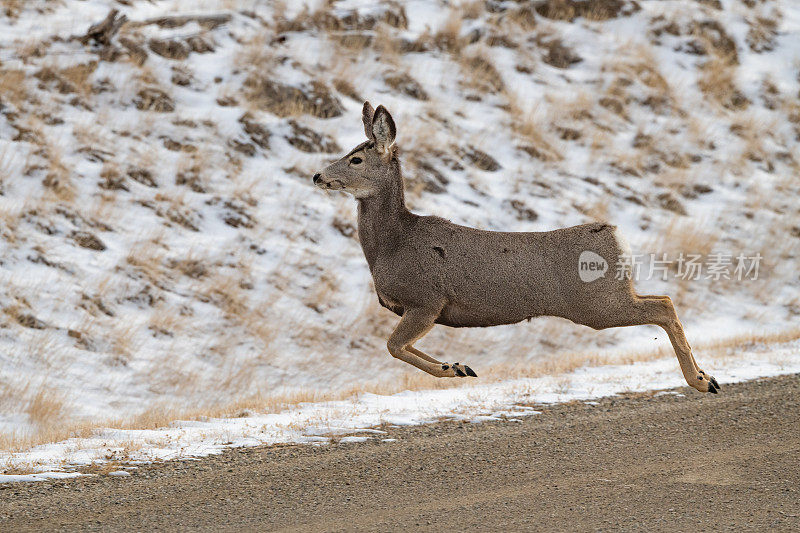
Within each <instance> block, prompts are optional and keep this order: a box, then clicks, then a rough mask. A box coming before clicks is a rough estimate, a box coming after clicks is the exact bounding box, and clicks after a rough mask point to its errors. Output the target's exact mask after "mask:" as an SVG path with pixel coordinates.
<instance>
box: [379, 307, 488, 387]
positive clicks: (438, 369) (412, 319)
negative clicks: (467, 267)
mask: <svg viewBox="0 0 800 533" xmlns="http://www.w3.org/2000/svg"><path fill="white" fill-rule="evenodd" d="M438 315H439V313H438V312H431V311H427V310H422V309H408V310H406V312H405V313H403V318H401V319H400V323H399V324H398V325H397V327H396V328H395V330H394V332H393V333H392V335H391V336H390V337H389V342H388V343H387V347H388V348H389V353H390V354H392V357H395V358H397V359H400V360H401V361H403V362H405V363H408V364H410V365H413V366H415V367H417V368H419V369H420V370H423V371H425V372H427V373H428V374H430V375H432V376H436V377H439V378H446V377H451V378H452V377H466V376H474V377H477V374H475V372H474V371H473V370H472V369H471V368H470V367H468V366H466V365H462V364H460V363H455V364H450V363H443V362H441V361H438V360H436V359H434V358H433V357H431V356H430V355H428V354H426V353H425V352H423V351H421V350H417V349H416V348H414V347H413V346H412V344H414V343H415V342H417V341H418V340H419V339H421V338H422V337H424V336H425V334H426V333H428V332H429V331H430V330H431V328H432V327H433V324H434V321H435V320H436V317H437V316H438Z"/></svg>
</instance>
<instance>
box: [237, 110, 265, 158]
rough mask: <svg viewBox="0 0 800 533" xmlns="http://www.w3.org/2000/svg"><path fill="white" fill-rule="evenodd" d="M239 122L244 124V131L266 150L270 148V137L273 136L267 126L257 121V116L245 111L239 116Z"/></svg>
mask: <svg viewBox="0 0 800 533" xmlns="http://www.w3.org/2000/svg"><path fill="white" fill-rule="evenodd" d="M239 123H240V124H242V125H243V126H244V132H245V133H246V134H247V135H248V136H249V137H250V140H251V141H253V142H254V143H256V144H257V145H258V146H260V147H261V148H264V149H265V150H267V149H269V139H270V137H271V136H272V134H271V133H270V131H269V129H267V127H266V126H264V125H262V124H259V123H258V122H256V120H255V117H253V115H252V114H250V113H245V114H244V115H242V116H241V117H239Z"/></svg>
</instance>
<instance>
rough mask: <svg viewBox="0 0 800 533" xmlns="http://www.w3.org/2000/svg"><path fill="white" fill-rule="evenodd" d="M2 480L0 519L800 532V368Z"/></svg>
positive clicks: (15, 527) (169, 526) (4, 525)
mask: <svg viewBox="0 0 800 533" xmlns="http://www.w3.org/2000/svg"><path fill="white" fill-rule="evenodd" d="M675 392H679V393H681V394H683V395H684V396H680V395H675V394H660V395H656V394H653V393H647V394H631V395H627V396H617V397H613V398H606V399H603V400H599V402H598V405H588V404H585V403H582V402H574V403H571V404H563V405H555V406H543V407H541V410H542V414H540V415H536V416H531V417H528V418H526V419H524V420H522V421H501V422H485V423H480V424H472V423H455V422H443V423H439V424H432V425H428V426H422V427H413V428H384V429H385V430H386V431H387V432H388V434H387V435H384V436H381V438H393V439H397V440H396V441H395V442H381V441H380V439H373V440H370V441H369V442H366V443H347V444H345V443H339V444H331V445H327V446H319V447H315V446H308V445H306V446H275V447H260V448H249V449H236V450H230V451H227V452H225V453H224V454H222V455H219V456H215V457H210V458H206V459H202V460H192V461H171V462H167V463H162V464H155V465H147V466H140V467H139V468H138V469H136V470H133V471H132V475H130V476H128V477H112V476H108V475H96V476H92V477H83V478H78V479H72V480H62V481H52V482H51V481H47V482H38V483H13V484H5V485H0V531H49V530H65V531H71V530H98V531H100V530H102V531H142V530H160V531H172V530H207V531H242V530H245V531H268V530H269V531H272V530H284V531H345V530H347V531H399V530H403V531H413V530H431V531H432V530H436V531H442V530H453V531H469V530H484V531H489V530H492V531H499V530H505V531H520V530H525V531H567V530H569V531H600V530H606V531H608V530H626V531H627V530H630V531H636V530H640V531H648V532H652V531H720V530H727V531H748V530H749V531H800V375H789V376H783V377H778V378H770V379H763V380H757V381H751V382H747V383H741V384H733V385H724V388H723V390H722V392H721V393H720V394H717V395H702V394H700V393H697V392H695V391H693V390H690V389H688V388H683V389H678V390H676V391H675Z"/></svg>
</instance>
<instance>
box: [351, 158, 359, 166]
mask: <svg viewBox="0 0 800 533" xmlns="http://www.w3.org/2000/svg"><path fill="white" fill-rule="evenodd" d="M350 163H352V164H354V165H357V164H359V163H361V158H360V157H354V158H352V159H351V160H350Z"/></svg>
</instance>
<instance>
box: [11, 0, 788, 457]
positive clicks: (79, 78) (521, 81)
mask: <svg viewBox="0 0 800 533" xmlns="http://www.w3.org/2000/svg"><path fill="white" fill-rule="evenodd" d="M111 9H117V10H119V15H120V16H125V17H126V18H127V20H125V21H122V20H121V19H117V20H118V21H119V22H121V23H122V24H121V26H120V27H118V28H113V29H112V30H110V31H108V32H106V33H103V32H96V33H94V34H89V35H87V31H88V29H89V27H90V26H91V25H93V24H96V23H100V22H101V21H103V20H104V19H105V18H106V16H107V15H108V14H109V11H110V10H111ZM110 20H111V19H109V21H110ZM113 30H118V31H113ZM799 93H800V5H797V3H795V2H792V1H789V0H774V1H769V0H765V1H759V2H756V1H753V0H749V1H748V0H745V1H739V0H698V1H690V0H683V1H643V0H639V1H635V2H634V1H628V0H609V1H600V0H585V1H578V0H551V1H549V2H515V1H499V0H498V1H489V2H474V1H472V2H469V1H465V2H458V1H453V2H445V1H443V0H431V1H410V2H399V1H384V2H369V1H365V0H364V1H362V0H341V1H330V2H313V1H309V2H255V1H247V0H241V1H231V0H202V1H198V2H189V1H186V0H163V1H160V0H159V1H152V2H151V1H143V0H126V1H122V0H120V1H116V2H114V1H99V0H85V1H79V0H56V1H52V2H20V1H13V0H0V282H1V283H2V290H1V291H0V434H2V437H0V448H13V449H18V448H24V447H25V446H26V445H29V444H35V443H39V442H46V441H49V440H55V439H61V438H65V437H67V436H70V435H75V434H87V433H88V432H90V431H91V428H92V427H93V426H94V425H95V424H98V423H102V424H106V425H115V426H117V427H143V428H147V427H156V426H158V425H164V424H166V423H168V422H169V421H171V420H173V419H176V418H178V417H187V416H197V415H200V414H209V415H212V416H213V415H219V414H236V413H237V412H239V411H241V409H242V408H244V407H247V408H253V409H256V410H261V411H262V412H264V411H269V410H270V409H274V408H275V407H276V406H280V405H283V404H284V403H285V402H295V401H304V400H313V399H315V398H346V397H347V395H348V394H350V393H351V392H358V391H374V392H378V393H381V392H395V391H398V390H403V389H405V388H412V389H421V388H437V387H443V386H460V385H463V384H462V383H458V382H454V381H449V382H446V383H444V382H441V381H435V380H434V379H433V378H429V377H427V376H425V375H423V374H422V373H420V372H418V371H416V370H414V369H410V368H409V367H407V366H406V365H403V364H402V363H400V362H397V361H395V360H392V359H391V357H390V356H389V354H388V353H387V351H386V347H385V343H386V339H387V338H388V335H389V333H390V332H391V330H392V328H393V327H394V324H395V323H396V320H397V317H395V316H394V315H392V314H391V313H389V312H388V311H386V310H384V309H382V308H381V307H380V306H379V305H378V303H377V299H376V297H375V296H374V293H373V292H372V287H371V280H370V277H369V272H368V270H367V267H366V263H365V261H364V259H363V256H362V253H361V249H360V247H359V245H358V241H357V235H356V232H355V205H354V202H353V201H352V199H351V198H349V197H345V196H344V195H337V194H326V193H324V192H323V191H320V190H318V189H316V188H314V187H313V186H312V184H311V176H312V175H313V174H314V172H316V171H318V170H319V169H321V168H322V167H323V166H325V165H326V164H327V163H328V162H330V161H332V160H334V159H336V158H338V157H341V156H342V155H344V153H346V151H348V150H349V149H350V148H352V147H354V146H355V145H356V144H358V143H360V142H362V141H363V140H364V139H363V136H364V133H363V129H362V125H361V120H360V110H361V105H362V104H363V101H364V100H369V101H371V102H372V103H373V104H374V105H378V104H383V105H384V106H386V107H387V108H388V109H389V110H390V112H391V113H392V114H393V116H394V119H395V121H396V122H397V125H398V139H397V142H398V146H399V148H400V153H401V160H402V162H403V165H404V173H405V179H406V190H407V195H406V197H407V201H408V203H409V207H410V208H411V209H412V210H413V211H415V212H418V213H425V214H437V215H440V216H443V217H445V218H449V219H451V220H453V221H454V222H457V223H461V224H468V225H472V226H476V227H481V228H486V229H497V230H499V229H502V230H514V231H542V230H548V229H554V228H557V227H562V226H568V225H574V224H580V223H584V222H588V221H592V220H604V221H610V222H612V223H614V224H618V225H619V226H621V228H622V229H623V232H624V233H625V234H626V235H627V237H628V239H629V241H630V243H631V245H632V247H633V249H634V251H635V252H636V253H639V254H644V255H643V258H642V259H643V261H644V262H643V264H642V268H641V275H640V277H641V278H642V279H641V280H640V281H639V282H638V283H637V287H638V288H639V292H641V293H655V294H669V295H671V296H672V298H673V300H674V301H675V303H676V307H677V309H678V313H679V315H680V316H681V319H682V321H683V322H684V325H685V326H686V329H687V333H688V336H689V340H690V341H691V342H692V343H694V344H698V345H700V344H702V343H704V342H705V343H706V345H710V344H709V343H710V342H711V341H713V340H715V339H722V338H725V337H732V336H735V335H739V336H742V335H745V336H746V335H748V334H750V333H751V332H753V333H756V334H760V333H764V332H766V331H769V332H776V331H781V330H786V329H789V328H790V327H792V325H794V326H795V327H796V325H797V319H798V315H800V277H799V276H800V273H799V272H798V268H797V267H798V264H800V263H799V262H798V254H800V203H798V201H797V198H798V195H800V177H799V176H798V171H799V170H800V148H798V139H799V138H800V94H799ZM681 253H683V254H684V255H687V254H697V255H698V256H699V257H700V262H701V263H702V266H703V267H704V268H705V269H706V270H704V271H703V272H702V274H701V275H699V276H698V279H688V277H687V276H686V275H685V274H686V272H685V271H684V270H683V265H682V264H679V262H678V258H679V256H680V254H681ZM648 254H656V257H657V258H658V259H659V260H664V259H666V260H667V261H668V263H664V264H666V270H663V271H660V270H655V271H654V272H655V273H654V274H653V275H650V267H651V266H657V265H655V264H653V263H652V262H651V261H650V260H649V259H648V257H649V255H648ZM663 254H666V258H665V257H664V256H663ZM756 257H758V258H760V259H759V260H758V261H759V263H758V272H757V276H756V275H755V272H754V271H753V270H752V269H751V268H749V267H751V266H753V265H752V264H751V263H752V262H753V260H752V258H756ZM737 258H742V260H744V261H749V263H748V265H747V266H748V269H747V271H745V272H742V271H739V272H737V271H736V267H737ZM664 264H662V265H661V266H664ZM720 267H725V269H724V275H722V274H721V273H720ZM714 268H716V271H715V270H714ZM709 269H710V270H709ZM715 272H717V273H716V274H715ZM740 274H744V276H742V275H740ZM662 276H663V277H664V278H666V279H660V278H661V277H662ZM690 277H691V276H690ZM755 277H757V279H753V278H755ZM645 278H647V279H645ZM728 278H729V279H728ZM737 278H742V279H737ZM423 345H424V346H425V347H426V350H427V351H429V352H431V353H433V354H437V355H443V356H444V357H445V359H448V360H460V361H466V362H468V363H469V364H470V365H471V366H472V367H473V368H475V369H476V370H477V371H478V373H479V375H481V377H482V378H483V379H487V380H491V379H500V378H513V377H517V376H519V375H528V374H526V368H527V369H530V368H537V369H542V368H549V369H551V370H552V371H553V372H559V371H562V370H563V371H567V370H572V369H574V368H576V367H578V366H580V365H582V364H583V363H585V362H596V359H597V354H598V353H599V351H600V350H602V353H604V354H605V353H612V352H614V350H623V349H624V350H625V352H624V353H626V354H630V353H632V351H634V352H636V351H638V352H641V353H648V354H650V353H660V354H664V353H667V352H666V351H665V350H666V348H667V347H668V342H667V340H666V338H665V336H664V335H663V334H662V332H661V331H660V330H656V329H655V328H649V327H641V328H626V329H620V330H609V331H603V332H595V331H592V330H589V329H588V328H584V327H580V326H576V325H573V324H571V323H568V322H566V321H563V320H559V319H538V320H535V321H533V322H532V323H531V324H527V323H525V324H519V325H515V326H508V327H501V328H493V329H487V330H450V329H447V328H442V327H439V328H436V329H434V331H433V332H432V333H431V334H430V335H429V336H428V337H426V339H425V340H424V341H423ZM620 353H622V352H620ZM696 357H697V359H698V361H700V362H701V365H702V362H703V357H704V354H703V352H702V351H701V350H698V351H697V353H696ZM732 357H733V356H732ZM634 360H635V359H634ZM565 361H566V362H565ZM548 365H550V366H548ZM704 366H706V370H709V371H712V373H714V372H713V368H710V367H708V366H707V365H704ZM674 372H675V374H676V376H677V375H678V368H677V362H675V364H674ZM716 375H717V378H720V379H721V378H722V376H721V375H720V374H719V373H716Z"/></svg>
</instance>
